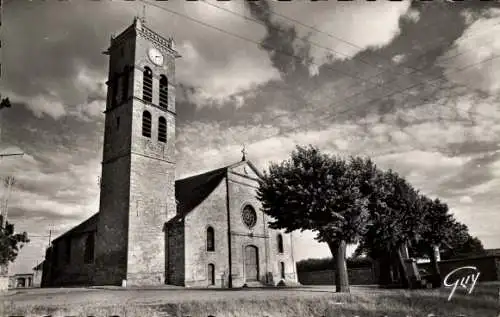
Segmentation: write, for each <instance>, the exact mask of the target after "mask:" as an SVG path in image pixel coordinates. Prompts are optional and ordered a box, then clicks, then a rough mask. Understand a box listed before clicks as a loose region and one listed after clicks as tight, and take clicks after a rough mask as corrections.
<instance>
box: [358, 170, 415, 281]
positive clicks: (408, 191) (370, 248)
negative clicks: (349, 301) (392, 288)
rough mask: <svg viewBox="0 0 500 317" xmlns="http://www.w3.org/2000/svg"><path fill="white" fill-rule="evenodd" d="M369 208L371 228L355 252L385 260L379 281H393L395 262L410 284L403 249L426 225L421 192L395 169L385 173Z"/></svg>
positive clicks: (403, 279) (398, 270)
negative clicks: (392, 271)
mask: <svg viewBox="0 0 500 317" xmlns="http://www.w3.org/2000/svg"><path fill="white" fill-rule="evenodd" d="M369 210H370V218H369V227H368V230H367V231H366V234H364V235H363V238H362V239H361V243H360V245H359V246H358V250H357V252H356V253H358V254H359V253H366V254H367V255H368V256H369V257H370V258H372V259H377V260H379V262H380V263H382V265H381V269H382V272H381V276H380V283H382V284H385V283H390V281H391V280H392V278H391V266H393V265H396V271H397V272H399V277H400V279H401V282H402V283H403V286H404V287H409V286H410V282H411V281H410V279H409V272H407V269H406V265H405V263H404V254H403V253H402V249H403V248H405V247H406V246H408V245H409V244H410V242H411V241H417V240H418V239H419V238H420V234H421V233H422V231H423V228H424V221H423V219H422V210H423V206H422V201H421V200H420V199H419V193H418V191H417V190H415V189H414V188H413V187H412V186H411V185H410V184H409V183H408V182H407V181H406V180H405V179H404V178H402V177H401V176H399V175H398V174H397V173H396V172H394V171H392V170H389V171H386V172H382V173H381V174H380V176H379V177H378V178H377V193H376V194H375V195H373V196H372V199H371V201H370V204H369ZM394 260H396V262H395V263H394ZM415 273H416V272H413V275H414V274H415Z"/></svg>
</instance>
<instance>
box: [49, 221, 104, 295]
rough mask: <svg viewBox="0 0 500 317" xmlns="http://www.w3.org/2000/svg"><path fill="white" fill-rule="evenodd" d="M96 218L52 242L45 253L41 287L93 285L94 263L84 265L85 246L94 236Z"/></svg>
mask: <svg viewBox="0 0 500 317" xmlns="http://www.w3.org/2000/svg"><path fill="white" fill-rule="evenodd" d="M96 221H97V217H96V216H93V217H91V218H89V219H88V220H86V221H84V222H83V223H81V224H80V225H78V226H77V227H76V228H74V229H72V230H71V231H69V232H67V233H66V234H65V235H64V236H61V237H60V238H58V239H56V240H54V241H53V242H52V247H51V248H50V249H48V250H47V252H46V259H45V263H44V272H43V275H44V276H43V278H42V279H43V281H42V284H43V285H42V286H44V287H45V286H76V285H93V284H94V275H95V265H94V263H93V262H92V263H85V261H84V255H85V245H86V240H87V237H88V235H89V234H94V235H95V230H96Z"/></svg>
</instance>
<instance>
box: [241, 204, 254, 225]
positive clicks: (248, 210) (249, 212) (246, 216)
mask: <svg viewBox="0 0 500 317" xmlns="http://www.w3.org/2000/svg"><path fill="white" fill-rule="evenodd" d="M242 216H243V223H244V224H245V225H246V226H247V227H248V228H252V227H253V226H255V224H256V223H257V213H256V212H255V209H253V208H252V206H250V205H247V206H245V208H243V215H242Z"/></svg>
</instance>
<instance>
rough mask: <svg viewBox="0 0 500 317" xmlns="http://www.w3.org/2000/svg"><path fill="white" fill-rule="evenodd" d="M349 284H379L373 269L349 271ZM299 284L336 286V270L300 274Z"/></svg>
mask: <svg viewBox="0 0 500 317" xmlns="http://www.w3.org/2000/svg"><path fill="white" fill-rule="evenodd" d="M347 274H348V276H349V284H351V285H374V284H377V282H376V277H375V273H374V271H373V269H372V268H370V267H367V268H355V269H354V268H350V269H347ZM299 282H300V283H301V284H303V285H335V270H323V271H313V272H299Z"/></svg>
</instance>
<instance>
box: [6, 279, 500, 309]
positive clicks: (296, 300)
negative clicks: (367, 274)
mask: <svg viewBox="0 0 500 317" xmlns="http://www.w3.org/2000/svg"><path fill="white" fill-rule="evenodd" d="M499 287H500V284H498V283H497V284H489V285H488V284H479V285H477V286H476V289H475V290H474V292H473V293H472V294H468V295H467V294H464V293H463V292H459V291H457V292H456V294H455V295H454V297H453V298H452V299H451V301H448V300H447V297H448V295H449V289H441V290H415V291H404V290H390V291H379V290H376V289H375V290H370V289H365V290H363V291H356V292H352V293H351V294H336V293H328V292H316V293H314V294H313V295H311V294H310V293H307V296H306V293H303V294H304V295H302V291H297V292H294V293H288V295H284V296H281V295H280V292H276V291H274V292H269V296H264V297H262V296H261V297H257V296H252V294H253V293H252V292H248V296H245V297H243V298H237V299H220V298H219V299H217V300H207V299H204V300H189V301H169V300H168V298H166V299H164V300H162V301H156V302H151V303H148V304H141V303H135V304H134V305H127V304H126V303H121V304H120V305H117V304H114V305H111V304H110V305H109V306H106V305H103V306H99V307H96V306H95V305H93V304H92V303H86V304H84V305H66V306H65V305H57V306H50V303H47V305H25V306H16V305H15V302H13V303H12V304H8V305H5V306H4V307H3V308H4V309H5V310H4V313H2V312H1V311H0V315H1V316H14V315H15V316H37V317H40V316H46V315H52V317H56V316H64V317H66V316H95V317H97V316H107V317H109V316H113V315H115V316H120V317H123V316H130V317H131V316H134V317H135V316H162V317H166V316H175V317H186V316H190V317H208V316H214V317H226V316H227V317H229V316H234V317H247V316H248V317H264V316H268V317H281V316H283V317H285V316H286V317H294V316H297V317H299V316H300V317H302V316H303V317H309V316H310V317H321V316H324V317H354V316H359V317H383V316H388V317H396V316H401V317H407V316H412V317H420V316H422V317H428V316H432V315H431V314H433V315H434V316H436V317H437V316H450V317H451V316H452V317H456V316H467V317H468V316H471V317H498V316H500V315H499V313H500V311H499V308H500V306H499V303H500V302H499V297H498V295H499V293H498V292H499ZM1 309H2V306H1V304H0V310H1Z"/></svg>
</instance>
